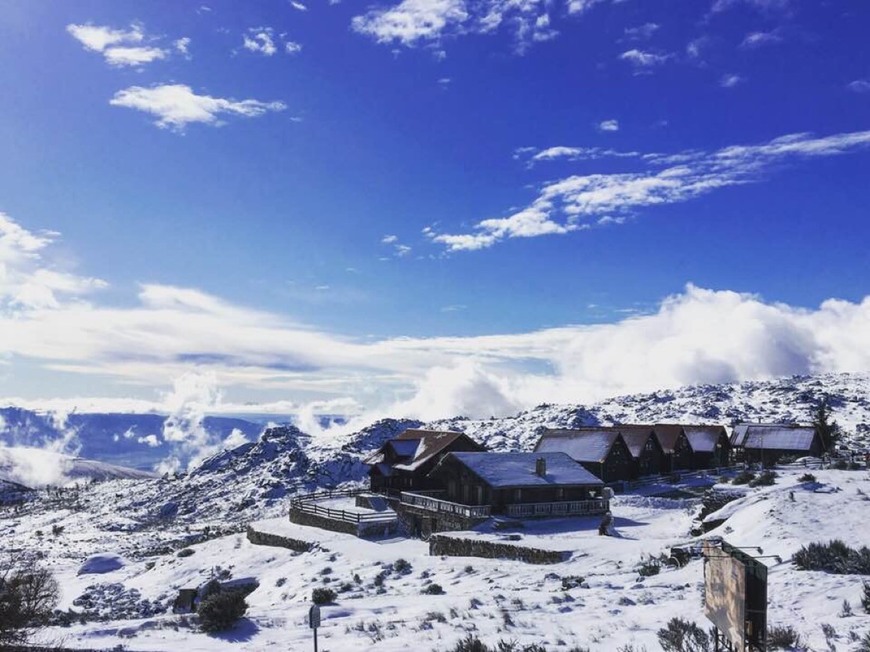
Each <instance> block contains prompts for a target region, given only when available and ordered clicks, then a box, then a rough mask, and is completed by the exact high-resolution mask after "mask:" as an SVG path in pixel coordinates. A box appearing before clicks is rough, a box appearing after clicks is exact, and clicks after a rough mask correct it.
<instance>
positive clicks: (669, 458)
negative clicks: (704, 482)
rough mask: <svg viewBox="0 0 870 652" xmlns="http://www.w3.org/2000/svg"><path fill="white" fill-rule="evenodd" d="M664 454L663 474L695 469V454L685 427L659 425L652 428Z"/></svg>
mask: <svg viewBox="0 0 870 652" xmlns="http://www.w3.org/2000/svg"><path fill="white" fill-rule="evenodd" d="M652 429H653V432H654V433H655V436H656V439H658V440H659V444H660V445H661V447H662V451H663V452H664V454H665V455H664V459H663V463H662V469H661V472H662V473H673V472H674V471H684V470H687V469H692V468H694V463H695V460H694V457H695V453H694V451H693V450H692V444H691V443H689V438H688V437H687V436H686V432H685V430H683V426H681V425H679V424H672V423H657V424H656V425H654V426H653V427H652Z"/></svg>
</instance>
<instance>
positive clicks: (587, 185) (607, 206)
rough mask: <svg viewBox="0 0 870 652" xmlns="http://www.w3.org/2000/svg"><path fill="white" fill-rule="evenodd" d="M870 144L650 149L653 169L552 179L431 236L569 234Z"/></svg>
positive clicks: (866, 136)
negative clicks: (488, 214) (527, 195)
mask: <svg viewBox="0 0 870 652" xmlns="http://www.w3.org/2000/svg"><path fill="white" fill-rule="evenodd" d="M868 145H870V131H858V132H851V133H844V134H835V135H832V136H824V137H814V136H812V135H811V134H806V133H803V134H790V135H787V136H782V137H780V138H776V139H774V140H772V141H769V142H767V143H763V144H760V145H745V146H743V145H741V146H732V147H726V148H723V149H720V150H718V151H715V152H709V153H708V152H700V151H694V152H681V153H678V154H675V155H661V154H649V155H643V156H642V157H641V159H640V160H642V161H643V162H644V163H645V164H646V166H647V167H646V169H643V170H640V171H634V172H623V173H608V174H587V175H575V176H570V177H567V178H564V179H559V180H557V181H552V182H549V183H547V184H545V185H544V186H543V187H542V188H541V189H540V191H539V193H538V196H537V197H536V198H535V199H534V200H533V201H532V203H531V204H529V205H528V206H526V207H525V208H522V209H520V210H519V211H517V212H515V213H513V214H512V215H509V216H508V217H505V218H495V219H487V220H483V221H481V222H478V223H477V225H476V226H475V229H474V231H473V232H472V233H460V234H447V233H438V232H436V231H435V230H434V229H432V228H429V229H428V230H427V231H426V232H425V234H426V235H427V236H428V237H429V238H430V239H432V240H433V241H434V242H437V243H440V244H443V245H445V246H446V247H447V249H448V250H449V251H473V250H478V249H484V248H486V247H491V246H493V245H495V244H497V243H498V242H501V241H503V240H505V239H508V238H521V237H526V238H527V237H534V236H540V235H550V234H565V233H570V232H573V231H578V230H581V229H585V228H589V226H590V223H591V222H593V221H597V220H600V219H601V218H602V217H611V218H613V217H618V216H620V215H626V214H631V213H633V212H635V211H637V210H638V209H641V208H643V207H648V206H655V205H666V204H674V203H680V202H685V201H688V200H690V199H693V198H695V197H698V196H700V195H704V194H707V193H710V192H713V191H715V190H719V189H722V188H727V187H729V186H734V185H739V184H745V183H753V182H756V181H759V180H760V179H761V178H762V177H763V175H764V174H765V173H766V172H768V171H770V170H771V169H772V168H773V167H774V166H778V165H780V164H782V163H786V162H789V161H792V160H797V159H808V158H813V157H818V156H835V155H839V154H845V153H848V152H853V151H857V150H860V149H864V148H866V147H868Z"/></svg>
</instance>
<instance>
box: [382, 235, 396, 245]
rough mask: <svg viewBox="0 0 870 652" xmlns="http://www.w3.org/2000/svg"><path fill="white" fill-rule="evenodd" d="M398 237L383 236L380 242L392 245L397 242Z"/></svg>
mask: <svg viewBox="0 0 870 652" xmlns="http://www.w3.org/2000/svg"><path fill="white" fill-rule="evenodd" d="M398 240H399V237H398V236H395V235H385V236H384V237H383V238H381V242H382V243H384V244H393V243H394V242H398Z"/></svg>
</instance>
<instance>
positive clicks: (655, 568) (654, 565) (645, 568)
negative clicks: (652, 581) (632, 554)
mask: <svg viewBox="0 0 870 652" xmlns="http://www.w3.org/2000/svg"><path fill="white" fill-rule="evenodd" d="M661 567H662V565H661V562H660V561H659V560H658V559H656V558H655V557H650V558H649V559H644V560H641V562H640V565H639V566H638V567H637V574H638V575H640V576H641V577H652V576H653V575H658V574H659V571H660V570H661Z"/></svg>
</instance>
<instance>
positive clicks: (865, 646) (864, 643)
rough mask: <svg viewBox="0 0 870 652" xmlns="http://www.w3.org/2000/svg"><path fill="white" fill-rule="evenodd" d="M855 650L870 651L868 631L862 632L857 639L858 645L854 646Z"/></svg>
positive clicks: (857, 651) (856, 651) (858, 651)
mask: <svg viewBox="0 0 870 652" xmlns="http://www.w3.org/2000/svg"><path fill="white" fill-rule="evenodd" d="M855 652H870V632H867V633H866V634H864V636H863V637H862V638H861V639H860V640H859V641H858V647H856V648H855Z"/></svg>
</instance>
